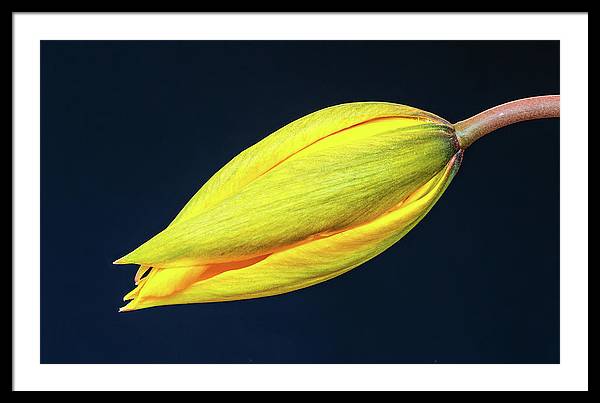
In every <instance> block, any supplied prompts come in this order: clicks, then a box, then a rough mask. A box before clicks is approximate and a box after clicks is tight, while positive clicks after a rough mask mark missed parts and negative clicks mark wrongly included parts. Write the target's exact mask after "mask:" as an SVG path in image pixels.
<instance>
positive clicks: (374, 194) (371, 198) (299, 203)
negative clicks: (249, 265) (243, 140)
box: [119, 118, 457, 268]
mask: <svg viewBox="0 0 600 403" xmlns="http://www.w3.org/2000/svg"><path fill="white" fill-rule="evenodd" d="M456 150H457V148H456V144H455V141H454V137H453V133H452V130H451V129H449V128H448V127H446V126H444V125H440V124H432V123H423V122H420V121H416V120H414V119H405V118H387V119H376V120H371V121H369V122H367V123H363V124H360V125H356V126H353V127H351V128H349V129H346V130H344V131H341V132H338V133H337V134H335V135H330V136H327V137H325V138H323V139H320V140H319V141H318V142H315V143H313V144H311V145H310V147H306V148H304V149H303V150H302V151H300V152H297V153H295V154H293V155H291V156H289V157H288V158H287V159H286V160H284V161H280V162H279V163H278V164H277V166H276V167H275V168H274V169H270V170H269V171H267V172H265V173H264V174H263V175H261V176H259V177H257V178H255V179H254V180H253V181H252V182H250V183H247V184H246V185H245V186H243V187H241V188H238V189H237V192H236V193H233V194H231V195H229V197H227V198H225V199H222V200H220V201H219V203H218V204H217V205H214V206H211V207H209V208H205V209H203V210H198V211H197V212H196V213H195V214H194V215H193V216H189V217H188V218H186V219H182V220H180V221H178V222H175V223H173V224H172V225H170V226H169V227H168V228H167V229H165V230H164V231H163V232H161V233H160V234H158V235H157V236H155V237H154V238H152V239H151V240H149V241H148V242H146V243H145V244H143V245H142V246H140V247H139V248H138V249H136V250H135V251H134V252H132V253H130V254H129V255H127V256H126V257H124V258H122V259H120V261H119V263H137V264H143V265H148V266H154V267H164V268H167V267H184V266H198V265H203V264H208V263H223V262H230V261H237V260H245V259H249V258H253V257H256V256H261V255H265V254H270V253H274V252H277V251H279V250H281V249H287V248H289V247H290V246H294V245H299V244H301V243H304V242H307V241H310V240H311V239H314V237H320V236H322V235H324V234H329V233H335V232H339V231H342V230H345V229H347V228H349V227H353V226H357V225H361V224H363V223H366V222H369V221H372V220H373V219H375V218H377V217H379V216H380V215H381V214H383V213H385V212H386V211H388V210H389V209H391V208H393V207H394V206H395V205H397V204H398V203H399V202H400V201H402V200H404V199H405V198H406V197H408V196H409V195H410V194H411V193H413V192H414V191H415V190H416V189H417V188H418V187H420V186H422V185H423V184H424V183H426V182H427V181H429V180H430V179H431V178H432V177H433V176H434V175H435V174H436V173H437V172H439V171H440V170H441V169H442V168H443V167H444V165H445V164H446V163H447V162H448V160H449V159H450V158H451V157H452V155H453V154H454V153H455V152H456ZM266 155H268V154H266ZM232 180H233V182H234V183H235V182H236V179H232ZM226 185H227V186H229V184H226ZM217 193H218V192H217Z"/></svg>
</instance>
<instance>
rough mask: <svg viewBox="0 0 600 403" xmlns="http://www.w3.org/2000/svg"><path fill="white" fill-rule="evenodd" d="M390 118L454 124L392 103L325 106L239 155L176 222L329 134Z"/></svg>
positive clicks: (199, 210) (219, 172) (181, 213)
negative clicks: (375, 120)
mask: <svg viewBox="0 0 600 403" xmlns="http://www.w3.org/2000/svg"><path fill="white" fill-rule="evenodd" d="M389 117H404V118H409V119H414V120H416V121H419V122H422V123H433V124H437V125H442V126H447V127H452V125H451V124H450V123H449V122H448V121H446V120H445V119H442V118H441V117H439V116H437V115H434V114H433V113H429V112H426V111H422V110H420V109H417V108H413V107H410V106H406V105H400V104H394V103H389V102H353V103H347V104H341V105H335V106H331V107H328V108H324V109H321V110H319V111H316V112H313V113H311V114H309V115H306V116H304V117H302V118H300V119H297V120H295V121H293V122H291V123H289V124H287V125H286V126H284V127H282V128H281V129H279V130H277V131H275V132H273V133H272V134H271V135H269V136H267V137H266V138H264V139H262V140H261V141H259V142H258V143H256V144H254V145H253V146H251V147H249V148H247V149H246V150H244V151H242V152H241V153H240V154H238V155H237V156H236V157H235V158H233V159H232V160H231V161H230V162H228V163H227V164H226V165H225V166H224V167H223V168H221V169H220V170H219V171H218V172H217V173H215V174H214V175H213V176H212V177H211V178H210V179H209V180H208V181H207V182H206V183H205V184H204V186H202V188H201V189H200V190H199V191H198V192H197V193H196V194H195V195H194V196H193V197H192V198H191V199H190V201H189V202H188V203H187V204H186V205H185V207H184V208H183V209H182V210H181V211H180V212H179V214H178V215H177V217H175V219H174V220H173V223H176V222H179V221H181V220H184V219H187V218H189V217H191V216H194V215H195V214H197V213H199V212H201V211H204V210H206V209H208V208H210V207H211V206H214V205H216V204H218V203H219V202H221V201H222V200H224V199H226V198H228V197H229V196H231V195H232V194H234V193H236V192H238V191H239V189H241V188H242V187H244V186H246V185H247V184H248V183H250V182H252V181H253V180H255V179H256V178H258V177H259V176H261V175H263V174H264V173H265V172H267V171H269V170H270V169H272V168H273V167H274V166H276V165H277V164H279V163H280V162H281V161H283V160H285V159H287V158H289V157H290V156H291V155H293V154H295V153H297V152H298V151H300V150H302V149H304V148H306V147H308V146H310V145H311V144H313V143H315V142H317V141H319V140H320V139H322V138H324V137H326V136H329V135H331V134H333V133H337V132H339V131H341V130H343V129H347V128H349V127H352V126H354V125H357V124H360V123H365V122H368V121H371V120H374V119H380V118H389Z"/></svg>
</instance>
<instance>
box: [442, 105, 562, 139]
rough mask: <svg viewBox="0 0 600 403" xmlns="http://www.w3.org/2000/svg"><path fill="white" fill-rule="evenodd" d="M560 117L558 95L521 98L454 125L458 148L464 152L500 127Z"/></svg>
mask: <svg viewBox="0 0 600 403" xmlns="http://www.w3.org/2000/svg"><path fill="white" fill-rule="evenodd" d="M559 116H560V95H544V96H540V97H531V98H523V99H519V100H516V101H512V102H507V103H505V104H502V105H498V106H495V107H493V108H491V109H488V110H486V111H483V112H481V113H479V114H477V115H475V116H473V117H470V118H468V119H465V120H462V121H460V122H458V123H456V124H454V129H455V130H456V136H457V137H458V142H459V143H460V147H461V148H462V149H463V150H464V149H466V148H467V147H469V146H470V145H471V144H473V143H474V142H475V141H476V140H478V139H479V138H481V137H483V136H485V135H486V134H488V133H490V132H493V131H494V130H496V129H500V128H501V127H504V126H508V125H511V124H513V123H517V122H523V121H526V120H534V119H544V118H557V117H559Z"/></svg>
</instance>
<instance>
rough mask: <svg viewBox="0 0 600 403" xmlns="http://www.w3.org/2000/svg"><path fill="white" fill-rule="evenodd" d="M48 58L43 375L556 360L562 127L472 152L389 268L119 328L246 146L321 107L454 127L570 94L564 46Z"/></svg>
mask: <svg viewBox="0 0 600 403" xmlns="http://www.w3.org/2000/svg"><path fill="white" fill-rule="evenodd" d="M41 56H42V59H41V60H42V66H41V67H42V70H41V71H42V77H41V78H42V81H41V84H42V92H41V95H42V101H41V107H42V171H41V175H42V240H41V241H42V267H41V279H42V283H41V286H42V288H41V291H42V295H41V297H42V299H41V314H42V316H41V330H42V331H41V360H42V362H43V363H251V362H254V363H434V362H439V363H557V362H558V361H559V255H558V253H559V121H558V119H553V120H543V121H533V122H526V123H521V124H518V125H514V126H511V127H508V128H504V129H501V130H499V131H498V132H496V133H494V134H492V135H489V136H488V137H486V138H485V139H483V140H480V141H479V142H477V143H476V144H475V145H474V146H473V147H472V148H470V149H469V150H468V151H467V152H466V153H465V158H464V162H463V165H462V168H461V171H460V172H459V174H458V176H457V177H456V179H455V180H454V182H453V183H452V185H451V186H450V187H449V189H448V190H447V192H446V194H445V195H444V196H443V197H442V199H441V200H440V202H439V203H438V204H437V205H436V207H435V208H433V210H432V211H431V212H430V213H429V215H428V216H427V217H426V218H425V219H424V220H423V221H422V222H421V224H419V225H418V226H417V227H416V228H415V229H414V230H413V231H412V232H410V233H409V234H408V235H407V236H406V237H405V238H404V239H402V240H401V241H400V242H399V243H397V244H396V245H395V246H393V247H392V248H390V249H389V250H388V251H386V252H385V253H383V254H382V255H380V256H378V257H376V258H375V259H373V260H371V261H369V262H367V263H366V264H364V265H362V266H360V267H359V268H357V269H355V270H353V271H351V272H349V273H347V274H345V275H343V276H341V277H338V278H335V279H333V280H330V281H327V282H325V283H322V284H319V285H316V286H313V287H310V288H307V289H304V290H300V291H296V292H293V293H289V294H284V295H280V296H276V297H269V298H262V299H255V300H248V301H240V302H228V303H213V304H195V305H180V306H168V307H160V308H151V309H146V310H142V311H137V312H131V313H118V312H117V309H118V307H119V306H122V305H123V303H122V302H121V298H122V296H123V295H124V294H125V293H126V292H127V291H129V290H130V289H131V288H132V286H133V275H134V272H135V269H136V267H134V266H113V265H112V264H111V262H112V261H113V260H115V259H116V258H118V257H121V256H122V255H124V254H125V253H126V252H129V251H131V250H132V249H134V248H135V247H137V246H138V245H140V244H141V243H142V242H144V241H145V240H147V239H148V238H149V237H151V236H152V235H154V234H155V233H157V232H158V231H160V230H162V229H163V228H164V227H165V226H166V225H167V224H168V223H169V222H170V221H171V219H172V218H173V217H174V216H175V215H176V213H177V212H178V211H179V210H180V209H181V208H182V207H183V205H184V204H185V203H186V201H187V200H188V199H189V198H190V197H191V196H192V195H193V194H194V193H195V192H196V190H197V189H198V188H200V186H201V185H202V184H203V183H204V182H205V181H206V180H207V179H208V178H209V177H210V176H211V175H212V174H213V173H214V172H216V171H217V170H218V169H219V168H220V167H221V166H222V165H224V164H225V163H226V162H227V161H229V160H230V159H231V158H232V157H233V156H235V155H236V154H237V153H238V152H240V151H241V150H243V149H244V148H246V147H248V146H250V145H252V144H253V143H255V142H257V141H258V140H260V139H261V138H263V137H264V136H266V135H268V134H269V133H271V132H272V131H274V130H276V129H278V128H279V127H281V126H283V125H284V124H286V123H288V122H290V121H292V120H294V119H296V118H299V117H301V116H303V115H305V114H307V113H309V112H313V111H315V110H317V109H320V108H323V107H326V106H330V105H334V104H339V103H343V102H351V101H375V100H377V101H390V102H397V103H403V104H407V105H411V106H414V107H418V108H421V109H425V110H428V111H431V112H433V113H436V114H438V115H440V116H442V117H444V118H446V119H448V120H450V121H452V122H455V121H458V120H461V119H464V118H466V117H469V116H471V115H473V114H475V113H477V112H480V111H481V110H483V109H486V108H488V107H492V106H495V105H497V104H500V103H503V102H506V101H509V100H513V99H517V98H521V97H527V96H533V95H541V94H554V93H559V43H558V42H526V41H521V42H504V41H494V42H479V41H470V42H395V41H383V42H366V41H365V42H354V41H347V42H287V41H281V42H254V41H251V42H192V41H190V42H185V41H182V42H128V41H125V42H88V41H80V42H64V41H49V42H48V41H44V42H43V43H42V47H41Z"/></svg>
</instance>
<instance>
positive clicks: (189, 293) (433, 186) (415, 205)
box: [122, 151, 463, 310]
mask: <svg viewBox="0 0 600 403" xmlns="http://www.w3.org/2000/svg"><path fill="white" fill-rule="evenodd" d="M462 153H463V152H462V151H459V152H457V153H456V154H455V155H454V157H452V159H451V160H450V162H449V163H448V164H447V166H446V167H445V169H444V170H442V171H441V172H440V173H439V174H438V175H436V176H435V177H434V178H432V179H431V180H430V181H429V182H428V183H426V184H424V185H423V187H422V188H421V189H420V192H416V193H414V194H413V195H412V196H410V197H408V198H407V199H406V200H405V201H403V202H402V203H400V204H398V205H397V206H396V207H395V208H393V209H392V210H390V211H389V212H387V213H386V214H384V215H383V216H380V217H378V218H377V219H375V220H373V221H371V222H369V223H366V224H363V225H359V226H356V227H354V228H351V229H347V230H345V231H342V232H339V233H336V234H333V235H330V236H326V237H323V238H320V239H314V240H312V241H310V242H306V243H304V244H302V245H299V246H296V247H292V248H289V249H286V250H282V251H278V252H276V253H273V254H271V255H269V256H266V257H264V258H262V260H260V261H257V262H256V263H254V264H250V265H248V266H246V267H241V268H240V267H237V268H235V269H231V270H226V269H223V270H222V271H219V272H218V273H217V274H216V275H212V276H209V277H206V278H202V273H203V272H200V271H196V272H195V271H194V270H198V268H186V269H181V268H177V269H162V270H156V271H155V269H153V271H152V273H151V274H150V275H149V276H148V277H147V282H146V283H145V285H144V286H143V287H142V288H141V291H140V292H139V294H138V295H137V296H136V298H135V299H134V300H133V301H132V302H131V303H130V304H129V305H127V306H126V307H124V308H122V310H134V309H142V308H148V307H152V306H160V305H172V304H187V303H199V302H218V301H231V300H240V299H249V298H257V297H265V296H270V295H276V294H282V293H285V292H290V291H294V290H297V289H300V288H304V287H308V286H310V285H313V284H316V283H319V282H322V281H325V280H328V279H330V278H333V277H336V276H339V275H340V274H343V273H345V272H347V271H349V270H351V269H352V268H354V267H356V266H358V265H360V264H362V263H364V262H365V261H367V260H369V259H371V258H373V257H374V256H376V255H378V254H380V253H381V252H383V251H384V250H385V249H387V248H389V247H390V246H391V245H393V244H394V243H395V242H397V241H398V240H399V239H400V238H402V237H403V236H404V235H405V234H406V233H407V232H408V231H410V230H411V229H412V228H413V227H414V226H415V225H416V224H417V223H418V222H419V221H420V220H421V219H422V218H423V217H424V216H425V215H426V214H427V212H428V211H429V210H430V209H431V207H433V205H434V204H435V203H436V201H437V200H438V199H439V198H440V197H441V195H442V194H443V192H444V190H445V189H446V187H447V186H448V185H449V183H450V182H451V180H452V179H453V177H454V176H455V174H456V172H457V171H458V169H459V167H460V163H461V160H462ZM226 267H227V265H226V264H224V265H222V268H226ZM200 270H201V269H200ZM179 272H181V273H179ZM194 275H197V277H196V278H195V279H192V278H193V277H194ZM178 279H185V280H183V281H180V280H178ZM153 283H154V284H155V285H152V284H153ZM175 283H177V284H179V285H180V286H181V285H182V284H183V283H185V284H186V286H185V287H182V288H178V287H177V286H173V285H172V284H175ZM151 285H152V286H151ZM167 288H168V289H171V290H172V292H171V293H165V292H162V291H160V290H164V289H167ZM152 290H159V291H156V292H154V291H152ZM175 290H176V291H175Z"/></svg>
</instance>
